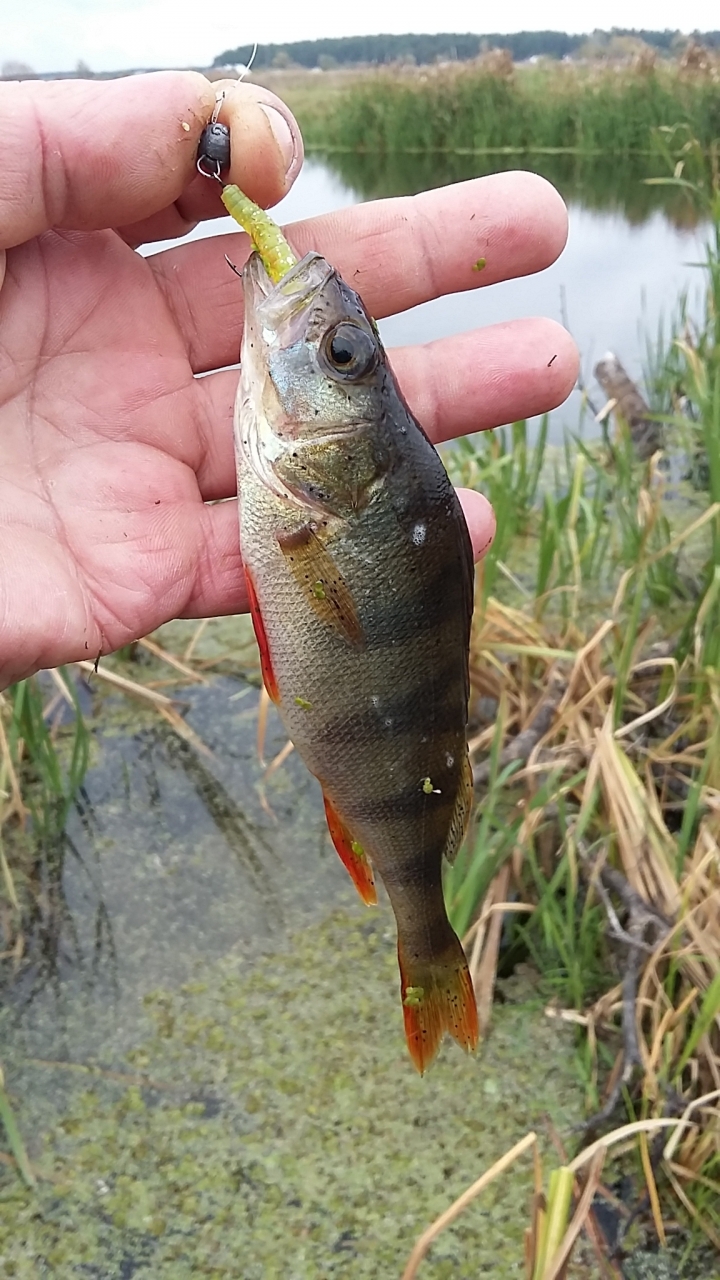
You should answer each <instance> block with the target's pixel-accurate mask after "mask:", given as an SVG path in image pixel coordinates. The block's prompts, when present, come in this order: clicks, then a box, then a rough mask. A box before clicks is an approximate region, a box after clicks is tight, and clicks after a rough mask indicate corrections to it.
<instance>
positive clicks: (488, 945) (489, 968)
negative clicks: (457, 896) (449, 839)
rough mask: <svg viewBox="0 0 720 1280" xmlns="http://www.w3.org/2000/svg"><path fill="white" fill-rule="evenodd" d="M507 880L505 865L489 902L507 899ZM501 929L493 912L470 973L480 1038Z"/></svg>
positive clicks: (492, 985) (499, 919)
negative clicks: (480, 949) (475, 964)
mask: <svg viewBox="0 0 720 1280" xmlns="http://www.w3.org/2000/svg"><path fill="white" fill-rule="evenodd" d="M509 880H510V866H509V864H508V863H506V864H505V866H504V867H501V869H500V871H499V872H498V874H497V875H496V876H495V879H494V880H493V883H492V886H491V893H492V899H491V901H492V900H496V899H497V900H499V901H503V900H504V899H505V898H506V897H507V890H508V883H509ZM502 927H503V917H502V916H501V915H500V913H499V912H495V913H494V914H493V915H492V916H491V917H490V923H489V925H488V926H487V935H486V940H485V946H484V948H483V951H482V958H481V959H480V961H479V963H478V964H477V967H476V968H475V969H474V970H473V969H471V971H470V972H471V974H472V979H473V986H474V987H475V996H476V999H477V1010H478V1026H479V1028H480V1035H481V1036H484V1035H485V1033H486V1031H487V1029H488V1026H489V1023H490V1010H491V1009H492V1000H493V992H494V990H495V976H496V973H497V961H498V953H499V950H500V936H501V934H502Z"/></svg>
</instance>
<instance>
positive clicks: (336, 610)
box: [277, 524, 365, 649]
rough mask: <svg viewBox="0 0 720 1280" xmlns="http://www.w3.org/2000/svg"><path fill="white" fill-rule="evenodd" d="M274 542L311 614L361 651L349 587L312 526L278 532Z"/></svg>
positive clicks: (360, 631)
mask: <svg viewBox="0 0 720 1280" xmlns="http://www.w3.org/2000/svg"><path fill="white" fill-rule="evenodd" d="M277 540H278V545H279V547H280V550H281V551H282V553H283V555H284V556H285V559H286V562H287V564H288V567H289V568H290V571H291V573H292V575H293V577H294V578H295V581H296V582H297V583H298V585H299V586H300V587H301V588H302V590H303V592H304V594H305V598H306V599H307V602H308V605H309V606H310V608H311V609H312V610H313V612H314V613H315V614H317V616H318V617H319V618H322V620H323V622H325V623H327V625H328V626H330V627H333V629H334V630H335V631H337V632H338V633H339V634H340V635H341V636H343V637H344V639H345V640H347V642H348V644H351V645H353V646H354V647H355V648H359V649H361V648H362V647H363V646H364V644H365V636H364V633H363V629H362V624H361V622H360V619H359V617H358V612H357V608H356V606H355V601H354V600H353V597H352V594H351V591H350V588H349V587H348V584H347V582H346V581H345V579H344V578H343V576H342V574H341V572H340V570H339V568H338V567H337V565H336V564H335V561H334V560H333V558H332V556H331V554H330V552H329V551H328V549H327V547H326V546H325V545H324V543H323V542H322V541H321V540H320V538H319V537H318V535H317V533H316V532H315V528H314V527H313V525H312V524H304V525H302V526H301V528H299V529H296V530H294V531H293V532H292V533H279V534H277Z"/></svg>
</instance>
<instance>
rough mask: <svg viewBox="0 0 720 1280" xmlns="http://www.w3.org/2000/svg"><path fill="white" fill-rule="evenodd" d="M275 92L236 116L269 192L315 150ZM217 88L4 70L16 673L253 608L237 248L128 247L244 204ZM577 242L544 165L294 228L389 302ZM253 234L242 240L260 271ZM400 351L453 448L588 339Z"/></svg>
mask: <svg viewBox="0 0 720 1280" xmlns="http://www.w3.org/2000/svg"><path fill="white" fill-rule="evenodd" d="M258 96H262V98H263V100H264V101H265V102H266V103H269V102H271V101H274V102H275V103H277V100H276V99H273V98H272V95H269V94H267V93H265V91H263V90H260V89H258V88H256V87H255V86H249V85H242V86H239V87H238V88H237V89H236V90H235V93H234V94H233V95H232V99H231V100H230V101H229V102H228V104H227V108H226V109H224V110H227V111H229V112H231V113H232V119H230V118H229V117H228V116H227V115H226V116H224V117H223V116H221V119H222V118H225V119H226V120H227V122H228V123H231V127H232V139H233V167H232V170H231V174H230V180H231V181H233V182H237V183H238V185H240V186H241V187H242V188H243V190H245V191H247V193H248V194H249V195H250V196H252V197H253V198H254V199H256V200H257V201H258V202H260V203H262V204H264V205H269V204H272V203H274V202H276V201H277V200H278V199H279V198H280V197H281V196H282V195H283V194H284V193H285V190H286V189H287V187H288V186H289V185H290V183H291V181H292V180H293V179H294V177H295V175H296V173H297V171H298V170H299V166H300V163H301V158H302V145H301V143H300V140H299V135H298V133H297V128H296V126H295V125H294V122H293V121H292V117H290V116H289V114H288V113H287V112H286V111H285V110H284V109H283V110H284V119H285V121H286V123H287V124H288V126H289V130H291V132H289V133H288V132H286V133H285V134H284V135H282V128H281V131H280V132H281V137H283V142H284V144H285V147H284V154H283V148H279V147H278V145H277V143H276V142H275V139H274V135H273V134H272V133H271V130H270V127H269V117H268V116H267V115H266V114H265V113H264V112H263V111H262V110H261V109H260V106H259V104H258ZM214 98H215V90H214V87H213V86H211V85H210V84H208V83H207V82H206V81H204V80H203V78H202V77H200V76H196V75H194V74H191V73H172V72H168V73H160V74H157V75H153V76H142V77H133V78H129V79H127V80H120V81H114V82H105V83H96V84H92V83H88V82H72V83H65V84H59V85H37V84H26V85H22V86H17V85H8V86H0V139H3V140H4V143H5V145H4V146H3V155H4V156H5V157H6V159H5V170H4V172H3V174H2V177H0V246H2V245H4V246H6V247H7V255H6V257H7V260H6V262H5V263H4V264H3V261H2V259H3V255H2V253H1V252H0V280H2V266H3V265H4V266H5V273H4V281H3V283H2V288H1V290H0V688H1V687H3V686H4V685H6V684H8V683H10V682H11V681H13V680H17V679H19V678H21V677H23V676H25V675H28V674H30V673H31V672H33V671H35V670H37V669H39V668H41V667H49V666H56V665H58V664H60V663H64V662H72V661H75V660H78V659H80V658H84V657H88V656H92V657H94V656H95V655H97V654H98V653H108V652H110V651H111V650H113V649H116V648H118V647H119V646H120V645H122V644H125V643H127V642H128V641H130V640H133V639H136V638H137V637H139V636H142V635H145V634H147V633H148V632H150V631H152V630H154V628H156V627H158V626H159V625H160V624H161V623H162V622H165V621H167V620H168V619H170V618H173V617H178V616H181V617H204V616H213V615H217V614H223V613H235V612H240V611H242V610H244V609H246V608H247V599H246V595H245V586H244V580H243V573H242V566H241V559H240V551H239V547H238V535H237V511H236V508H235V503H234V502H222V503H217V502H215V501H213V500H216V499H220V498H230V497H231V496H232V495H234V494H235V463H234V457H233V442H232V410H233V401H234V397H235V389H236V385H237V371H236V370H229V369H227V368H226V367H224V366H227V365H229V364H232V363H234V362H235V361H236V360H237V355H238V350H239V345H240V336H241V327H242V306H241V298H240V292H239V285H238V281H237V279H236V278H235V277H234V276H233V275H232V274H231V272H229V271H228V268H227V264H226V263H225V260H224V251H225V249H226V248H227V247H228V243H227V239H226V238H224V237H213V238H208V239H204V240H198V241H195V242H193V243H190V244H186V245H182V246H179V247H177V248H175V249H171V250H168V251H167V252H165V253H162V254H158V255H156V256H155V257H152V258H149V259H146V258H142V257H140V256H139V255H138V254H137V253H135V252H133V248H131V247H130V246H134V245H137V244H139V243H142V242H146V241H150V240H154V239H166V238H170V237H172V236H176V235H181V234H183V233H184V232H185V231H186V230H188V228H189V225H191V224H192V223H193V222H194V221H196V220H198V219H201V218H207V217H215V216H219V215H220V214H222V213H224V210H223V208H222V206H221V205H220V202H219V187H217V184H215V183H213V182H209V181H207V180H206V179H203V178H201V177H198V176H196V175H195V171H194V160H195V151H196V147H197V141H198V138H199V134H200V132H201V129H202V127H203V125H204V124H205V123H206V122H207V120H208V118H209V116H210V114H211V111H212V108H213V104H214ZM278 106H280V104H278ZM281 109H282V108H281ZM186 125H187V126H188V128H187V129H186V128H185V126H186ZM19 131H23V133H24V136H20V137H19V136H18V133H19ZM293 142H294V146H293ZM8 158H10V159H8ZM10 160H11V161H12V164H13V168H12V169H11V168H10ZM194 175H195V176H194ZM113 227H114V228H117V230H109V229H108V228H113ZM48 228H50V229H48ZM565 236H566V215H565V209H564V206H563V204H562V201H561V200H560V197H559V196H558V195H557V193H556V192H555V191H554V189H553V188H552V187H551V186H549V184H548V183H546V182H544V181H543V180H542V179H541V178H538V177H536V176H534V175H532V174H522V173H515V174H499V175H495V176H494V177H490V178H480V179H476V180H475V181H472V182H467V183H462V184H459V185H457V186H455V187H448V188H444V189H440V190H437V191H432V192H427V193H424V194H422V195H420V196H416V197H412V198H404V199H395V200H386V201H378V202H376V203H373V204H366V205H360V206H358V207H356V208H353V209H346V210H343V211H342V212H339V213H335V214H330V215H327V216H324V217H321V218H315V219H312V220H310V221H308V222H304V223H298V224H296V225H295V226H294V227H292V228H290V238H291V241H292V244H293V247H294V248H295V249H296V250H297V251H298V252H299V253H300V254H302V253H305V252H306V251H307V250H308V249H311V248H312V249H316V250H318V251H319V252H320V253H323V254H324V255H325V256H326V257H327V258H328V259H329V260H330V261H331V262H332V263H333V265H334V266H336V267H337V268H338V269H339V271H340V272H341V274H343V275H345V276H346V277H347V279H348V281H349V282H350V283H352V284H353V285H354V287H356V288H358V289H359V291H360V293H361V294H362V296H363V299H364V301H365V303H366V305H367V307H368V309H369V310H370V312H371V313H372V314H373V315H375V316H376V317H377V318H381V317H382V316H385V315H389V314H392V313H393V312H395V311H399V310H404V309H405V308H407V307H411V306H414V305H416V304H417V303H419V302H423V301H425V300H427V299H428V298H431V297H436V296H438V295H440V294H444V293H451V292H455V291H459V290H462V289H467V288H472V287H475V286H477V285H484V284H490V283H493V282H494V281H497V280H500V279H505V278H508V277H511V276H518V275H524V274H527V273H529V272H532V271H537V270H541V269H542V268H543V267H545V266H548V265H549V264H550V263H551V262H552V261H554V259H555V258H556V257H557V255H558V253H559V252H560V251H561V249H562V247H563V245H564V243H565ZM243 243H244V242H243V239H241V237H240V236H238V235H234V236H233V238H232V256H233V258H234V260H235V261H236V262H238V263H240V262H242V260H243V257H244V256H245V254H246V253H247V251H248V249H247V245H245V248H243ZM481 254H482V256H484V257H486V258H487V263H488V265H487V267H486V268H485V270H484V271H483V272H482V275H480V274H479V273H478V272H473V271H472V269H471V268H472V264H473V262H474V261H475V260H476V259H477V258H478V257H479V256H480V255H481ZM551 356H554V357H555V359H554V360H553V362H552V364H550V365H548V361H549V359H550V357H551ZM391 360H392V364H393V367H394V370H395V372H396V374H397V377H398V381H399V383H400V385H401V387H402V389H403V391H404V393H405V396H406V398H407V400H408V402H409V404H410V407H411V408H412V410H413V412H414V413H415V415H416V416H417V418H418V419H419V421H420V422H422V423H423V426H424V427H425V429H426V430H427V432H428V434H429V435H430V437H431V438H432V439H433V440H435V441H436V442H438V441H440V440H446V439H449V438H450V437H452V436H458V435H462V434H464V433H467V432H470V431H477V430H479V429H481V428H485V427H491V426H496V425H498V424H500V423H504V422H508V421H513V420H515V419H516V418H520V417H525V416H529V415H531V414H536V413H541V412H544V411H546V410H548V409H551V408H553V407H554V406H555V405H557V404H559V403H561V401H562V400H563V399H564V398H565V396H566V395H567V394H568V393H569V391H570V389H571V387H572V385H573V383H574V381H575V376H576V367H577V356H576V352H575V347H574V344H573V342H572V340H571V339H570V337H569V335H568V334H567V333H566V331H565V330H564V329H562V328H561V327H560V326H559V325H557V324H555V323H554V322H552V321H550V320H542V319H535V320H524V321H515V322H513V323H510V324H502V325H494V326H491V327H489V328H487V329H485V330H479V331H477V332H474V333H471V334H464V335H461V336H460V337H458V338H453V339H442V340H440V341H437V342H434V343H430V344H428V345H426V346H424V347H422V348H402V349H399V350H396V351H393V352H391ZM211 371H215V372H211ZM199 373H209V374H210V376H207V377H203V378H197V377H196V376H194V375H196V374H199ZM461 498H462V500H463V505H464V507H465V512H466V516H467V519H468V524H469V527H470V532H471V536H472V539H473V544H474V546H475V549H476V553H477V554H479V553H481V551H482V550H483V549H484V548H485V547H486V546H487V545H488V544H489V542H490V540H491V538H492V532H493V517H492V512H491V510H490V507H489V504H488V503H487V501H486V500H485V499H484V498H483V497H482V496H481V495H480V494H476V493H471V492H470V491H463V492H462V493H461ZM208 503H210V505H208Z"/></svg>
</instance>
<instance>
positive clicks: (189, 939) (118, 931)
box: [0, 676, 351, 1056]
mask: <svg viewBox="0 0 720 1280" xmlns="http://www.w3.org/2000/svg"><path fill="white" fill-rule="evenodd" d="M257 698H258V693H257V690H256V689H255V688H254V687H252V686H249V685H246V684H244V682H242V681H238V680H236V679H233V678H230V677H223V676H219V677H217V678H216V679H215V680H214V681H213V683H212V684H211V685H209V686H202V687H196V688H193V689H187V690H183V703H184V711H185V716H186V719H187V722H188V724H189V725H190V726H191V727H192V729H193V730H194V731H195V733H196V734H197V735H198V736H199V737H200V739H201V740H202V741H203V742H204V743H205V744H206V746H207V747H208V748H209V751H210V754H209V755H207V756H204V755H200V754H199V753H198V752H197V751H196V749H195V748H193V747H192V746H190V745H189V744H188V743H186V742H185V741H183V740H182V739H181V738H179V737H178V736H177V734H176V733H175V732H174V731H173V730H172V729H171V728H170V726H168V725H166V724H165V722H164V721H157V720H155V719H150V720H149V721H148V720H147V719H146V721H145V723H144V724H137V723H133V722H132V721H131V722H128V721H127V709H126V708H125V709H124V720H123V723H122V724H120V723H119V724H117V725H115V726H113V725H110V726H109V725H108V718H111V717H112V714H113V713H112V710H110V709H109V708H107V707H106V708H105V712H106V714H105V717H104V719H105V727H104V731H103V732H102V733H101V734H98V739H97V741H98V747H99V750H98V752H97V760H96V763H94V765H93V767H91V769H90V770H89V772H88V774H87V777H86V780H85V785H84V787H83V789H82V791H81V793H80V794H79V795H78V798H77V802H76V804H75V806H74V807H73V809H72V811H71V813H70V815H69V818H68V822H67V826H66V830H65V832H64V833H63V835H62V837H61V838H59V839H58V841H57V847H56V848H54V849H53V850H46V851H45V853H44V856H43V858H42V862H40V861H38V862H37V864H36V865H37V866H38V868H40V870H38V879H37V884H34V885H33V894H32V906H31V908H30V917H29V918H28V922H27V928H26V930H25V953H24V955H23V957H22V961H21V963H20V965H19V967H17V970H16V971H15V966H14V965H12V964H10V963H8V964H7V965H6V967H5V971H4V973H0V988H1V987H3V984H5V985H4V989H3V999H4V1000H5V1001H6V1002H7V1005H8V1008H7V1010H6V1018H7V1019H8V1023H7V1025H8V1029H9V1024H10V1022H12V1023H14V1024H15V1026H16V1027H17V1026H18V1025H21V1026H22V1028H23V1034H24V1036H26V1037H29V1040H28V1043H30V1042H32V1044H33V1047H34V1052H36V1053H38V1054H40V1055H41V1056H42V1055H43V1054H49V1055H50V1056H57V1055H56V1052H55V1048H53V1046H54V1045H55V1042H56V1040H57V1039H58V1038H60V1039H63V1040H64V1039H67V1042H68V1043H71V1044H72V1046H73V1053H75V1052H77V1051H78V1049H79V1048H80V1046H82V1052H88V1053H90V1052H92V1051H93V1049H95V1050H96V1049H97V1048H98V1046H99V1045H103V1044H107V1043H109V1042H110V1041H111V1040H113V1039H115V1038H117V1041H118V1042H119V1043H120V1044H122V1043H124V1039H125V1036H126V1035H127V1034H128V1030H129V1028H130V1027H132V1026H133V1024H134V1021H135V1013H134V1012H133V1011H134V1009H135V1004H136V1001H137V997H138V994H141V993H143V992H145V991H147V990H148V988H152V987H155V986H160V985H164V984H168V983H172V984H179V983H182V982H183V981H187V980H190V978H191V977H192V974H193V972H194V970H195V966H196V965H197V964H198V962H199V961H201V960H203V961H204V960H206V959H208V958H210V959H213V958H217V957H219V956H221V955H225V954H227V953H228V952H229V951H236V952H238V953H240V954H242V955H243V956H247V957H248V959H249V958H250V957H251V956H253V955H254V954H256V953H257V951H258V950H262V949H263V948H264V947H266V946H267V945H269V944H270V943H274V942H276V941H277V938H278V936H279V935H280V936H282V935H283V934H284V933H285V931H286V930H288V929H291V928H293V927H295V926H296V925H297V924H299V923H301V922H303V921H304V920H305V919H308V918H310V917H312V916H313V915H314V914H315V913H316V911H317V909H318V904H319V903H322V904H324V905H327V904H331V903H333V902H334V901H345V900H346V898H347V897H351V891H349V889H348V885H347V877H346V875H345V872H344V870H343V868H342V867H341V866H340V863H339V860H338V859H337V857H336V855H335V853H334V851H333V850H332V849H331V848H330V846H329V841H328V839H327V835H326V827H325V823H324V819H323V814H322V804H321V799H320V795H319V790H318V788H317V786H316V784H315V783H314V781H313V780H312V779H311V778H310V777H309V776H308V775H307V773H306V771H305V770H304V768H303V766H302V765H301V764H300V762H299V760H298V759H297V758H296V757H294V756H291V757H290V758H289V759H288V760H287V761H286V762H285V764H284V766H283V768H282V769H281V770H278V771H277V772H276V773H274V774H273V775H272V779H271V780H270V781H268V783H267V784H266V786H265V790H266V792H267V801H264V794H263V790H262V789H261V784H262V782H263V766H262V765H261V763H260V762H259V760H258V757H257V746H256V724H257ZM122 711H123V708H117V709H116V714H117V713H118V712H120V713H122ZM118 729H119V730H120V732H118ZM284 743H285V733H284V730H283V729H282V726H281V725H280V723H279V720H278V719H277V717H276V716H273V719H272V721H271V723H270V725H269V728H268V738H267V747H266V749H267V752H268V758H272V756H273V755H274V754H275V753H276V752H277V751H278V750H279V749H280V748H281V747H282V746H283V745H284ZM268 802H269V803H268ZM51 854H52V856H50V855H51ZM51 1048H52V1050H53V1051H52V1053H50V1050H51ZM71 1056H72V1055H71Z"/></svg>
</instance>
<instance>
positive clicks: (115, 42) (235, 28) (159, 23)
mask: <svg viewBox="0 0 720 1280" xmlns="http://www.w3.org/2000/svg"><path fill="white" fill-rule="evenodd" d="M424 8H425V6H424V5H423V4H422V0H412V3H411V2H410V0H392V3H389V2H388V0H362V3H355V4H353V3H351V4H342V3H338V0H333V2H332V3H308V0H297V3H296V4H295V5H294V6H292V5H290V4H288V2H287V0H274V2H273V0H271V2H270V3H269V4H265V5H261V4H259V3H257V0H255V2H254V3H249V4H243V0H212V2H211V3H207V2H206V3H204V4H195V3H192V0H191V2H190V3H185V4H183V3H182V0H0V64H1V63H3V62H6V61H8V60H10V59H15V60H20V61H22V62H27V63H29V64H30V65H31V66H32V67H33V68H34V70H36V71H55V70H57V71H60V70H70V69H72V68H73V67H75V65H76V63H77V62H78V59H80V58H82V59H83V60H84V61H85V62H87V63H88V64H89V66H90V67H91V68H92V69H93V70H94V71H109V70H114V69H115V70H121V69H123V68H127V67H152V66H154V67H182V66H191V65H193V66H200V65H209V64H210V63H211V62H212V60H213V58H214V57H215V56H216V55H217V54H218V53H221V52H222V51H223V50H224V49H228V48H234V47H237V46H238V45H242V44H245V43H247V42H252V41H253V40H257V41H258V42H259V43H266V44H269V43H280V42H283V41H288V40H304V39H317V38H319V37H321V36H349V35H372V34H375V33H377V32H379V31H383V32H385V31H387V32H404V31H473V32H478V33H482V32H483V31H493V30H500V31H523V30H526V31H532V30H540V29H544V30H556V31H575V32H577V31H589V30H592V29H593V28H594V27H600V28H603V29H605V30H607V29H608V28H609V27H613V26H623V27H646V28H649V29H652V30H662V29H664V28H666V27H669V28H671V29H673V30H675V29H676V28H678V27H679V28H680V29H681V30H683V31H693V30H699V31H702V30H715V29H718V28H720V6H719V5H718V4H717V2H716V0H686V3H684V4H682V5H678V4H677V2H676V0H672V3H671V0H584V3H583V4H577V3H572V2H571V0H543V3H542V4H540V3H538V0H505V3H503V4H493V5H487V4H479V3H478V0H444V3H442V4H437V5H435V4H433V5H432V6H430V5H428V6H427V9H425V13H428V14H429V13H432V18H431V19H423V20H422V21H420V12H421V10H422V9H424Z"/></svg>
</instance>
